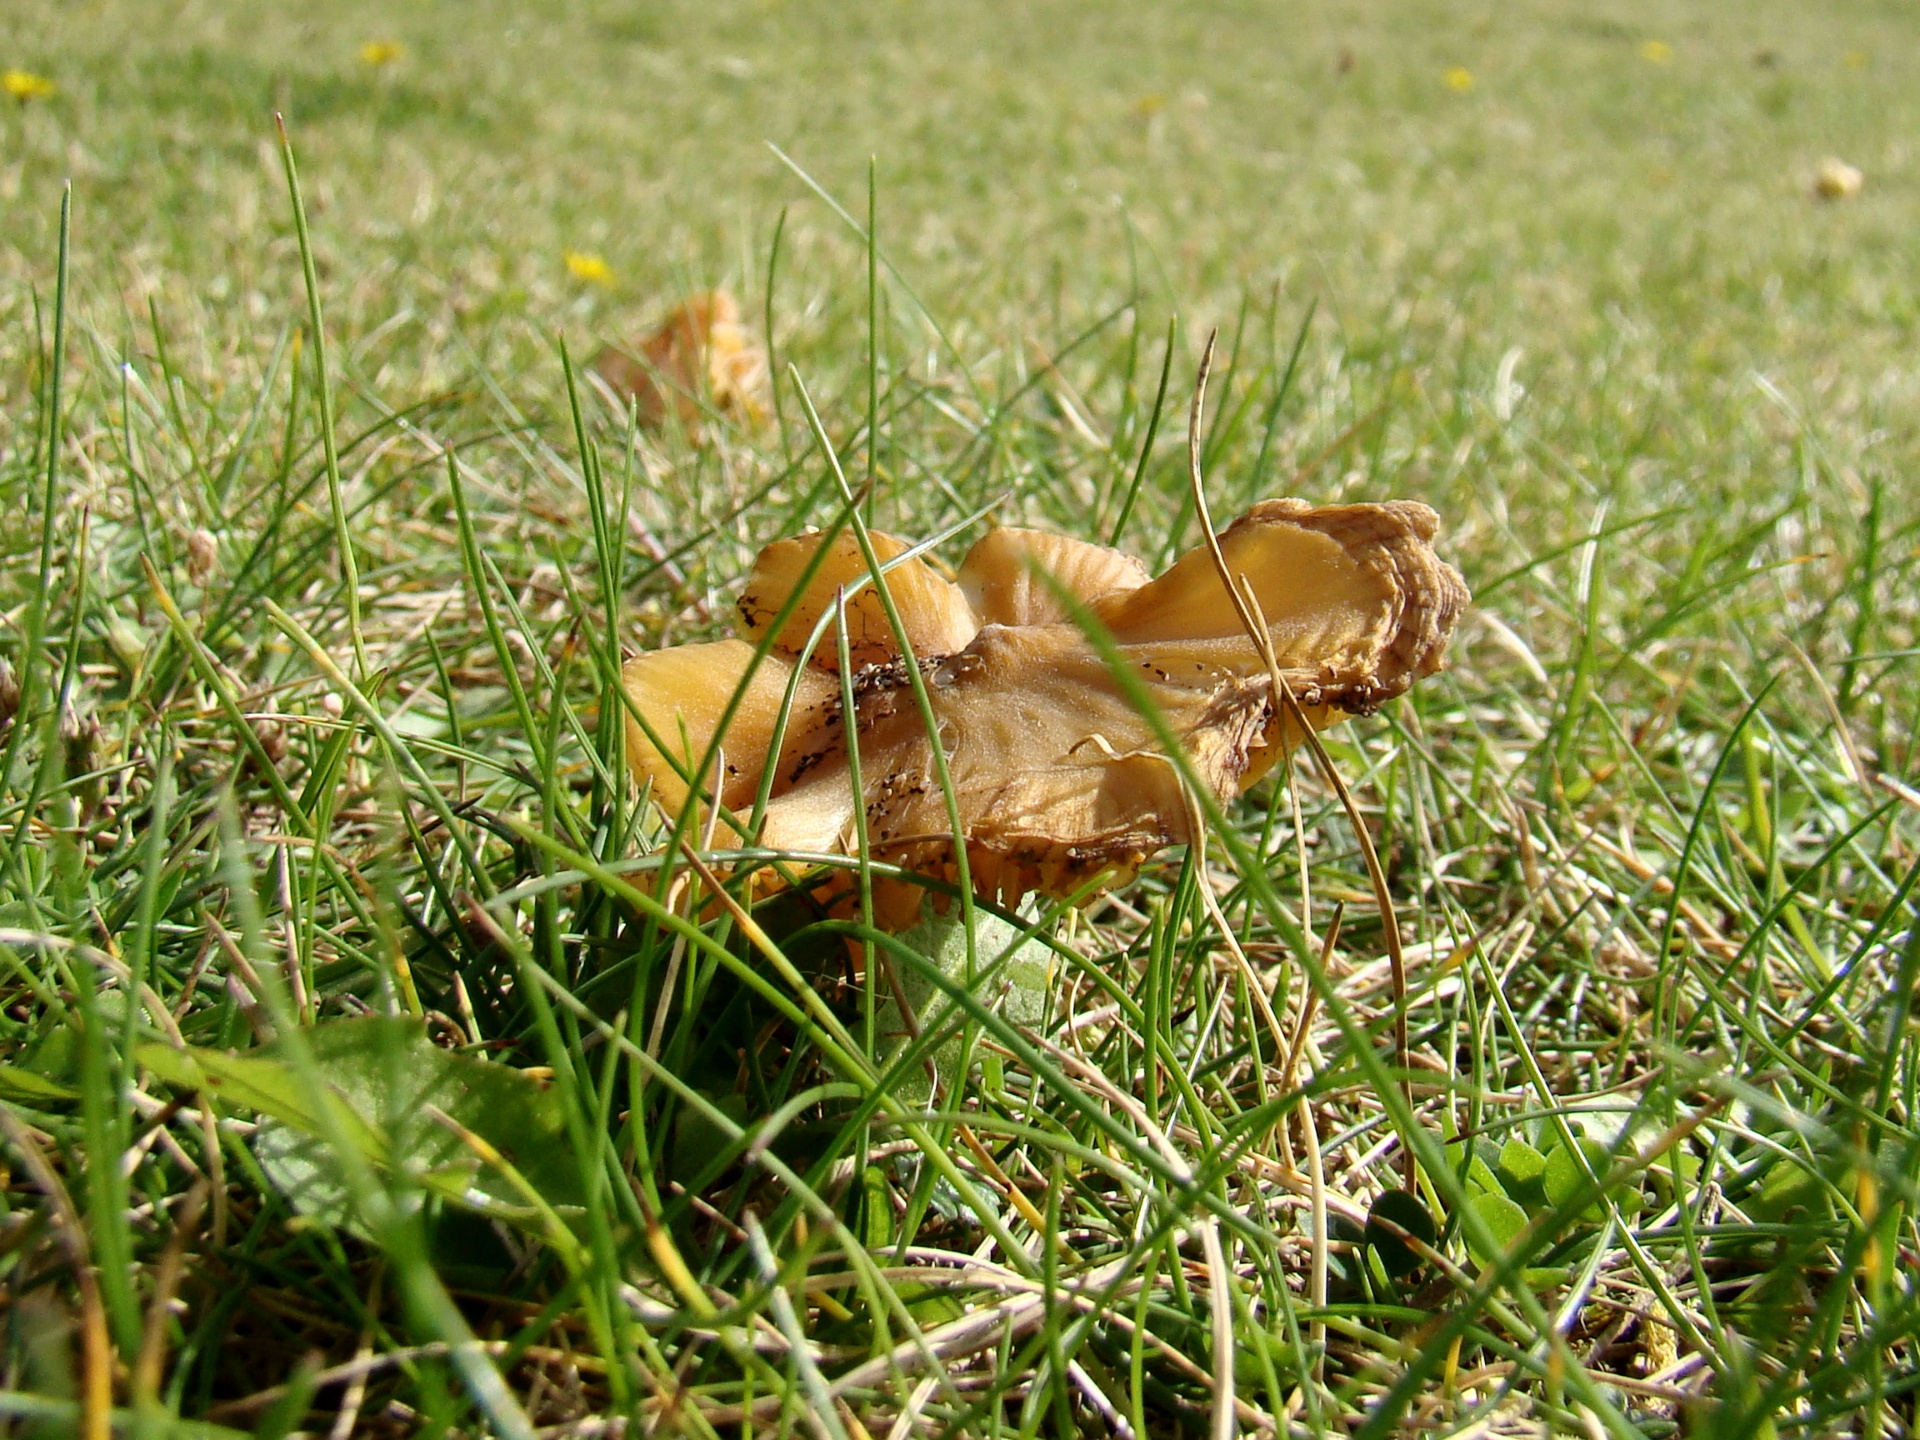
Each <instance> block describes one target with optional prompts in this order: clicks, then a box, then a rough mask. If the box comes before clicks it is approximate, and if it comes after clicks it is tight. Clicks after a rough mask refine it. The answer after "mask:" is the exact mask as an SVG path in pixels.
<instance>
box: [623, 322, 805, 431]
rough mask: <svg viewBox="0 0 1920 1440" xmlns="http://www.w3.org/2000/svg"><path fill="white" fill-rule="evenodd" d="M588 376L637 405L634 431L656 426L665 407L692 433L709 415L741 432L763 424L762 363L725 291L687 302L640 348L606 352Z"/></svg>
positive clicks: (764, 362) (762, 356)
mask: <svg viewBox="0 0 1920 1440" xmlns="http://www.w3.org/2000/svg"><path fill="white" fill-rule="evenodd" d="M593 368H594V370H595V371H596V372H597V373H598V374H599V376H600V378H601V379H602V380H604V381H606V382H607V384H608V385H609V386H610V387H612V389H613V391H614V393H615V394H617V395H624V396H631V397H632V398H633V399H634V400H635V401H637V402H638V404H639V411H640V423H641V424H642V425H645V426H647V427H649V428H653V427H656V426H658V425H660V424H661V423H662V422H663V421H664V420H665V419H666V417H667V410H668V407H669V406H671V407H672V409H673V410H674V412H675V413H676V414H677V415H679V417H680V421H681V423H682V424H683V425H685V426H686V427H687V428H688V430H689V431H695V432H697V431H698V429H699V426H700V420H701V417H702V415H703V414H704V413H706V412H707V411H708V410H709V409H712V410H717V411H719V412H720V413H721V414H723V415H726V416H729V417H731V418H732V419H734V420H737V421H740V422H742V423H745V424H752V425H757V424H759V423H761V422H762V421H764V420H765V419H766V416H767V356H766V352H765V351H764V350H762V349H761V348H760V344H759V342H758V341H757V340H755V339H754V336H753V332H752V331H751V330H749V329H748V328H747V327H746V325H745V324H743V323H742V322H741V319H740V302H739V301H737V300H735V299H734V298H733V296H732V295H731V294H730V293H728V292H727V291H725V290H708V291H704V292H702V293H701V294H698V295H694V296H691V297H689V298H688V300H687V301H686V303H685V304H683V305H681V306H679V307H678V308H677V309H675V310H674V311H673V312H672V313H670V314H669V315H667V316H666V318H665V319H663V320H662V321H661V322H660V324H659V325H658V326H656V327H655V329H654V330H653V332H652V333H651V334H649V335H648V336H647V337H646V339H644V340H642V341H641V342H640V344H639V347H638V349H637V351H634V352H628V351H626V350H623V349H621V348H619V347H616V346H613V345H608V346H605V347H604V348H603V349H602V350H601V351H600V353H599V354H598V355H596V356H594V359H593Z"/></svg>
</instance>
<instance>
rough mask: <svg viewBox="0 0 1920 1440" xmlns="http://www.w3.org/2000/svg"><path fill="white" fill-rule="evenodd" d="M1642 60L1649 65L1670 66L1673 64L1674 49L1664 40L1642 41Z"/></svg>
mask: <svg viewBox="0 0 1920 1440" xmlns="http://www.w3.org/2000/svg"><path fill="white" fill-rule="evenodd" d="M1640 58H1641V59H1642V60H1645V61H1646V62H1647V63H1648V64H1649V65H1670V64H1672V63H1673V47H1672V46H1671V45H1669V44H1667V42H1666V41H1664V40H1642V41H1641V42H1640Z"/></svg>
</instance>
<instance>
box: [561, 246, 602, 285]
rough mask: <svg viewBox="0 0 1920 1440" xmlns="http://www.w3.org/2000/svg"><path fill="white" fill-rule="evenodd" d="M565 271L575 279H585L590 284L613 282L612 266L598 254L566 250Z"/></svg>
mask: <svg viewBox="0 0 1920 1440" xmlns="http://www.w3.org/2000/svg"><path fill="white" fill-rule="evenodd" d="M567 273H568V274H569V275H571V276H573V278H574V279H576V280H585V281H586V282H587V283H588V284H590V285H611V284H613V268H612V267H611V266H609V265H608V264H607V262H606V261H604V260H602V259H601V258H600V257H599V256H598V255H591V254H588V253H586V252H585V251H581V250H569V251H567Z"/></svg>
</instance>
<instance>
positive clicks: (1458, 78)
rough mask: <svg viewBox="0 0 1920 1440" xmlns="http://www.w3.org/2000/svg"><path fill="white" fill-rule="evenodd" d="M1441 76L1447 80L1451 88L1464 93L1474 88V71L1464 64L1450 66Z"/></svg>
mask: <svg viewBox="0 0 1920 1440" xmlns="http://www.w3.org/2000/svg"><path fill="white" fill-rule="evenodd" d="M1440 78H1441V79H1442V80H1445V81H1446V82H1447V88H1448V89H1449V90H1457V91H1459V92H1460V94H1462V95H1464V94H1466V93H1467V91H1469V90H1471V89H1472V88H1473V72H1472V71H1471V70H1469V69H1467V67H1466V66H1464V65H1453V66H1449V67H1448V69H1447V73H1446V74H1445V75H1442V76H1441V77H1440Z"/></svg>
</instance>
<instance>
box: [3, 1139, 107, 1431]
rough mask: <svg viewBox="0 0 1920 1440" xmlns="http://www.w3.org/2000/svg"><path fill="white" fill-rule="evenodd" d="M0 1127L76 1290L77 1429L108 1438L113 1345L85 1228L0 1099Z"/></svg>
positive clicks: (51, 1171)
mask: <svg viewBox="0 0 1920 1440" xmlns="http://www.w3.org/2000/svg"><path fill="white" fill-rule="evenodd" d="M0 1132H4V1133H5V1135H6V1137H7V1143H8V1144H10V1145H12V1146H13V1148H14V1151H15V1153H17V1154H18V1155H19V1156H20V1158H21V1159H22V1160H23V1161H25V1162H26V1167H27V1173H28V1174H30V1175H32V1176H33V1183H34V1184H35V1185H37V1186H38V1187H39V1189H40V1193H41V1194H42V1195H44V1196H46V1197H47V1203H48V1204H49V1205H51V1206H52V1207H53V1216H54V1221H55V1224H54V1229H55V1231H56V1233H58V1235H59V1237H60V1248H61V1249H62V1250H64V1251H65V1252H66V1256H67V1264H68V1265H69V1266H70V1267H71V1268H72V1270H73V1281H74V1286H75V1288H76V1289H78V1290H79V1292H80V1336H81V1343H80V1353H81V1386H80V1434H81V1437H82V1440H109V1437H110V1436H111V1434H112V1429H113V1347H112V1344H111V1342H110V1341H109V1340H108V1338H107V1309H106V1306H105V1305H104V1304H102V1303H101V1300H100V1279H99V1277H98V1276H97V1275H95V1274H94V1273H93V1255H92V1253H91V1250H90V1249H89V1247H88V1245H87V1231H86V1228H85V1227H84V1226H83V1225H82V1224H81V1223H80V1215H79V1212H78V1211H76V1210H75V1209H74V1208H73V1200H72V1197H70V1196H69V1195H68V1194H67V1187H66V1186H65V1185H63V1184H62V1183H61V1182H60V1177H59V1175H58V1174H56V1173H55V1172H54V1169H53V1167H52V1166H51V1165H49V1164H48V1163H47V1157H46V1156H45V1155H44V1154H42V1153H41V1151H40V1144H39V1142H38V1141H37V1140H36V1139H35V1138H34V1136H33V1133H32V1132H31V1131H30V1130H28V1129H27V1127H26V1126H25V1125H23V1124H22V1123H21V1122H20V1120H19V1119H18V1118H17V1117H16V1116H15V1115H14V1113H13V1111H11V1110H10V1109H8V1108H7V1107H6V1106H5V1105H0ZM96 1163H98V1164H111V1163H112V1161H111V1159H110V1158H108V1157H105V1156H101V1157H96Z"/></svg>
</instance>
